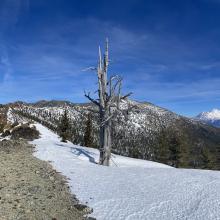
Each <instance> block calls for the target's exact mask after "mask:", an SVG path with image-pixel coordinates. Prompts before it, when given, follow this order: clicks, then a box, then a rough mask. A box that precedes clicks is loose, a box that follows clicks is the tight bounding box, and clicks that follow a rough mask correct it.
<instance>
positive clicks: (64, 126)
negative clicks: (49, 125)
mask: <svg viewBox="0 0 220 220" xmlns="http://www.w3.org/2000/svg"><path fill="white" fill-rule="evenodd" d="M58 129H59V131H58V132H59V134H60V137H61V141H62V142H66V141H67V139H68V138H69V129H70V123H69V118H68V115H67V110H65V111H64V113H63V115H62V117H61V120H60V124H59V128H58Z"/></svg>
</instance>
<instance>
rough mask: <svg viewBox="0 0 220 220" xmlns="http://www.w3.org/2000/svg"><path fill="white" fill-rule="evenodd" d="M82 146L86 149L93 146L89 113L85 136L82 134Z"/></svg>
mask: <svg viewBox="0 0 220 220" xmlns="http://www.w3.org/2000/svg"><path fill="white" fill-rule="evenodd" d="M84 145H85V146H86V147H92V145H93V138H92V115H91V113H90V114H88V117H87V121H86V127H85V134H84Z"/></svg>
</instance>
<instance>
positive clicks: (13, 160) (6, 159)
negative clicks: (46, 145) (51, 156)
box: [0, 140, 91, 220]
mask: <svg viewBox="0 0 220 220" xmlns="http://www.w3.org/2000/svg"><path fill="white" fill-rule="evenodd" d="M32 153H33V146H32V145H30V144H28V143H27V142H26V141H24V140H3V141H1V142H0V219H1V220H18V219H19V220H32V219H34V220H35V219H36V220H52V219H53V220H78V219H85V217H83V215H85V214H87V213H88V212H89V211H91V210H89V208H88V207H84V206H83V205H79V202H78V201H77V199H76V198H75V197H74V196H71V194H70V190H69V188H68V186H67V184H66V180H65V178H64V177H63V176H62V175H60V174H59V173H57V172H56V171H55V170H54V169H53V168H52V167H51V165H50V164H49V163H47V162H44V161H41V160H39V159H37V158H35V157H34V156H33V155H32ZM86 212H87V213H86Z"/></svg>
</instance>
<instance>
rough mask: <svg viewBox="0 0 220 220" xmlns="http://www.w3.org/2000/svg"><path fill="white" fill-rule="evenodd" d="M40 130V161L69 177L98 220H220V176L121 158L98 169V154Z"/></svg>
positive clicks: (43, 129) (37, 144) (95, 151)
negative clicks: (48, 163)
mask: <svg viewBox="0 0 220 220" xmlns="http://www.w3.org/2000/svg"><path fill="white" fill-rule="evenodd" d="M36 127H37V129H38V130H39V131H40V133H41V138H40V139H36V140H34V141H33V142H31V143H32V144H35V145H36V152H35V153H34V155H35V156H36V157H38V158H39V159H42V160H46V161H52V162H51V163H52V165H53V166H54V168H55V169H56V170H58V171H60V172H62V173H63V175H65V176H66V177H68V179H69V182H68V183H69V185H70V188H71V190H72V193H74V194H75V195H76V196H77V198H78V199H79V200H80V201H81V202H83V203H85V204H88V206H90V207H91V208H93V209H94V212H93V213H92V215H91V216H94V217H95V218H97V220H115V219H117V220H120V219H121V220H122V219H123V220H124V219H126V220H134V219H135V220H143V219H146V220H159V219H160V220H161V219H163V220H170V219H190V220H198V219H201V220H202V219H206V220H211V219H220V218H219V216H220V209H219V206H220V188H219V185H220V172H218V171H202V170H190V169H189V170H184V169H171V167H169V166H167V165H164V164H160V163H155V162H151V161H145V160H138V159H132V158H127V157H122V156H118V155H113V157H112V159H113V161H111V166H110V167H104V166H100V165H98V164H96V163H97V161H98V155H99V154H98V151H97V150H96V149H92V148H86V147H81V146H76V145H73V144H72V143H70V142H68V143H62V142H60V139H59V137H58V136H57V135H56V134H54V133H53V132H51V131H50V130H48V129H47V128H45V127H44V126H42V125H40V124H36Z"/></svg>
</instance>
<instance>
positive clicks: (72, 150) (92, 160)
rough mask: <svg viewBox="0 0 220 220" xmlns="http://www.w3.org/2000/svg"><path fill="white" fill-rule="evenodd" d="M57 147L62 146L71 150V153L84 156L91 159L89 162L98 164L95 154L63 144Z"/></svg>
mask: <svg viewBox="0 0 220 220" xmlns="http://www.w3.org/2000/svg"><path fill="white" fill-rule="evenodd" d="M56 145H57V146H60V147H66V148H70V150H71V152H72V153H73V154H74V155H76V156H80V155H84V156H86V157H87V158H88V159H89V162H91V163H95V164H97V163H96V161H95V158H94V157H93V156H92V155H95V154H94V153H92V152H89V151H87V150H84V149H81V148H78V147H69V146H66V145H65V144H62V143H59V144H58V143H56Z"/></svg>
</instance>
